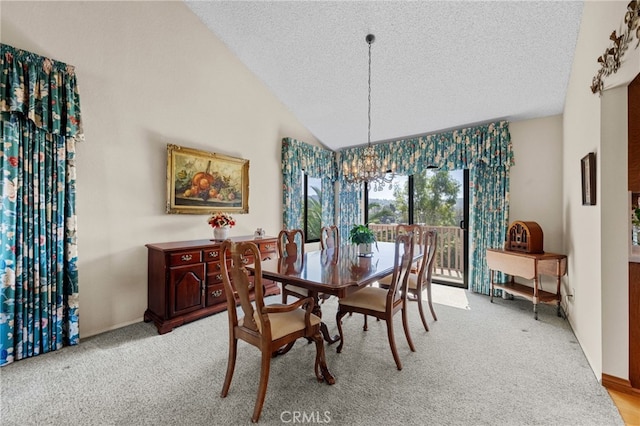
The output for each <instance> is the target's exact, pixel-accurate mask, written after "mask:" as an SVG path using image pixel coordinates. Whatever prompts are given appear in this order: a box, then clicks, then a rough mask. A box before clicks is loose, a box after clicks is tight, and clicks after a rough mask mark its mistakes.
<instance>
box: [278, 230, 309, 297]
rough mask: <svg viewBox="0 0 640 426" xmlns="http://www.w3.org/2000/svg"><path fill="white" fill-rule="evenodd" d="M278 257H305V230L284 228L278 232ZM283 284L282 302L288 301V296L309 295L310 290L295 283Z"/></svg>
mask: <svg viewBox="0 0 640 426" xmlns="http://www.w3.org/2000/svg"><path fill="white" fill-rule="evenodd" d="M277 245H278V257H280V258H283V257H292V256H296V257H298V258H302V257H304V232H302V229H291V230H287V229H283V230H281V231H280V232H279V233H278V244H277ZM281 286H282V303H284V304H286V303H287V298H288V296H294V297H297V298H298V299H303V298H305V297H309V291H308V290H307V289H304V288H302V287H298V286H295V285H285V284H284V283H282V284H281Z"/></svg>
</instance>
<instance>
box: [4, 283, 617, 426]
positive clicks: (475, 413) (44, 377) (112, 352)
mask: <svg viewBox="0 0 640 426" xmlns="http://www.w3.org/2000/svg"><path fill="white" fill-rule="evenodd" d="M271 299H272V300H273V301H274V302H278V301H279V300H280V298H279V296H276V297H273V298H271ZM434 300H435V302H436V303H435V309H436V312H437V314H438V321H437V322H434V321H433V320H430V321H429V325H430V327H431V331H430V332H429V333H427V332H425V331H424V329H423V328H422V324H421V323H420V318H419V315H418V311H417V306H416V304H415V302H414V303H410V305H409V317H410V322H411V332H412V336H413V340H414V343H415V345H416V349H417V352H411V351H410V350H409V347H408V345H407V342H406V340H405V337H404V333H403V331H402V324H401V321H400V316H399V315H396V318H397V321H396V323H395V327H394V330H395V334H396V343H397V347H398V351H399V354H400V358H401V360H402V363H403V366H404V368H403V370H402V371H398V370H397V369H396V368H395V364H394V362H393V357H392V355H391V351H390V349H389V345H388V341H387V334H386V328H385V324H384V322H376V321H375V320H373V321H372V320H371V319H370V321H369V331H367V332H363V331H362V316H360V315H354V316H353V317H345V318H344V330H345V334H346V338H345V344H344V348H343V353H341V354H337V353H336V352H335V345H332V346H325V347H326V353H327V362H328V365H329V368H330V369H331V371H332V372H333V374H334V375H335V377H336V379H337V382H336V384H335V385H333V386H328V385H326V384H325V383H318V382H317V381H316V379H315V376H314V374H313V360H314V352H315V349H314V345H308V344H307V343H306V342H305V341H300V342H298V343H296V345H295V346H294V348H293V349H292V350H291V352H289V353H288V354H287V355H285V356H282V357H277V358H275V359H273V360H272V363H271V376H270V379H269V387H268V390H267V397H266V401H265V406H264V409H263V411H262V416H261V419H260V423H262V424H282V423H289V424H292V423H328V424H335V425H396V424H405V425H509V426H511V425H581V426H588V425H594V426H596V425H597V426H603V425H623V424H624V423H623V421H622V419H621V417H620V415H619V413H618V411H617V409H616V407H615V405H614V404H613V402H612V401H611V398H610V397H609V395H608V393H607V391H606V389H605V388H603V387H602V386H601V385H600V384H599V383H598V381H597V379H596V377H595V376H594V374H593V372H592V370H591V369H590V367H589V365H588V364H587V361H586V359H585V357H584V354H583V352H582V350H581V348H580V346H579V345H578V343H577V341H576V339H575V337H574V335H573V333H572V331H571V329H570V327H569V324H568V322H567V321H566V320H563V319H561V318H558V317H557V316H556V314H555V308H553V307H552V306H546V305H543V306H541V307H540V308H539V312H540V314H539V320H538V321H535V320H534V319H533V314H532V308H531V303H530V302H528V301H526V300H521V299H515V300H503V299H501V298H494V303H493V304H491V303H490V302H489V298H488V297H487V296H481V295H478V294H474V293H471V292H467V291H464V290H460V289H455V288H450V287H443V286H437V285H436V286H434ZM336 306H337V304H336V301H335V298H332V299H329V300H328V301H327V302H326V303H325V304H324V305H322V309H323V313H324V319H325V321H326V322H327V324H328V325H329V328H330V329H331V330H332V331H333V332H336V333H337V328H336V326H335V310H336ZM227 339H228V335H227V314H226V313H224V312H223V313H221V314H218V315H214V316H211V317H208V318H205V319H202V320H199V321H196V322H193V323H191V324H187V325H184V326H182V327H179V328H176V329H175V330H174V331H172V332H171V333H168V334H165V335H162V336H160V335H158V334H157V332H156V329H155V327H154V326H153V325H152V324H146V323H139V324H134V325H131V326H128V327H124V328H121V329H119V330H115V331H112V332H108V333H104V334H102V335H99V336H95V337H92V338H87V339H83V340H82V342H81V344H80V345H78V346H75V347H68V348H64V349H63V350H60V351H57V352H53V353H50V354H46V355H42V356H38V357H35V358H31V359H26V360H22V361H18V362H15V363H13V364H10V365H8V366H6V367H3V368H1V369H0V378H1V385H0V390H1V392H2V393H1V394H0V396H1V404H2V410H1V413H0V414H1V417H0V423H1V424H3V425H21V426H22V425H83V426H84V425H221V424H233V425H235V424H249V423H250V418H251V413H252V411H253V405H254V402H255V397H256V391H257V384H258V377H259V368H260V357H259V352H258V350H257V349H255V348H253V347H251V346H249V345H247V344H246V343H244V342H240V344H239V354H238V362H237V365H236V372H235V375H234V378H233V382H232V383H231V389H230V392H229V395H228V397H227V398H225V399H222V398H220V390H221V388H222V382H223V380H224V375H225V370H226V363H227ZM296 413H297V414H296ZM294 416H298V417H294ZM296 419H297V420H298V421H295V420H296Z"/></svg>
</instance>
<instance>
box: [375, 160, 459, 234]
mask: <svg viewBox="0 0 640 426" xmlns="http://www.w3.org/2000/svg"><path fill="white" fill-rule="evenodd" d="M459 189H460V183H459V182H458V181H457V180H455V179H453V178H452V177H451V176H450V175H449V172H447V171H443V170H441V171H437V172H433V173H422V174H419V175H414V177H413V190H414V204H413V215H414V216H413V223H423V224H427V225H431V226H452V225H456V223H457V221H456V219H457V215H458V214H459V212H456V202H457V199H458V191H459ZM408 191H409V183H408V182H406V183H405V184H404V185H403V186H402V187H401V186H400V185H398V184H396V185H394V188H393V195H394V197H395V201H394V202H393V203H392V204H389V205H384V206H381V205H380V204H378V203H375V202H373V203H370V204H369V223H409V205H408V203H407V200H408V196H407V194H408Z"/></svg>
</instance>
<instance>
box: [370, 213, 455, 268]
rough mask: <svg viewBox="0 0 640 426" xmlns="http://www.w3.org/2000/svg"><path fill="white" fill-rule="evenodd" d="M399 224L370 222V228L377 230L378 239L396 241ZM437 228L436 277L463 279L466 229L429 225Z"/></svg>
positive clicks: (425, 226)
mask: <svg viewBox="0 0 640 426" xmlns="http://www.w3.org/2000/svg"><path fill="white" fill-rule="evenodd" d="M396 226H397V224H395V223H391V224H378V223H370V224H369V228H370V229H371V230H372V231H373V232H375V234H376V238H377V240H378V241H395V239H396ZM421 226H423V227H424V228H428V229H435V230H436V232H437V236H438V247H437V250H436V258H435V260H434V263H435V266H434V271H433V277H434V278H441V279H444V280H454V281H462V279H463V275H464V248H463V241H462V239H463V237H464V230H463V229H461V228H460V227H457V226H428V225H421Z"/></svg>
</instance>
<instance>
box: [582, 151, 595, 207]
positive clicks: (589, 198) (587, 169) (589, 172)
mask: <svg viewBox="0 0 640 426" xmlns="http://www.w3.org/2000/svg"><path fill="white" fill-rule="evenodd" d="M580 168H581V170H582V205H583V206H595V205H596V154H595V153H593V152H590V153H588V154H587V155H585V156H584V157H583V158H582V160H580Z"/></svg>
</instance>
